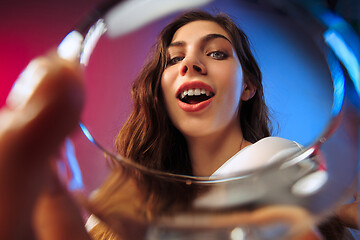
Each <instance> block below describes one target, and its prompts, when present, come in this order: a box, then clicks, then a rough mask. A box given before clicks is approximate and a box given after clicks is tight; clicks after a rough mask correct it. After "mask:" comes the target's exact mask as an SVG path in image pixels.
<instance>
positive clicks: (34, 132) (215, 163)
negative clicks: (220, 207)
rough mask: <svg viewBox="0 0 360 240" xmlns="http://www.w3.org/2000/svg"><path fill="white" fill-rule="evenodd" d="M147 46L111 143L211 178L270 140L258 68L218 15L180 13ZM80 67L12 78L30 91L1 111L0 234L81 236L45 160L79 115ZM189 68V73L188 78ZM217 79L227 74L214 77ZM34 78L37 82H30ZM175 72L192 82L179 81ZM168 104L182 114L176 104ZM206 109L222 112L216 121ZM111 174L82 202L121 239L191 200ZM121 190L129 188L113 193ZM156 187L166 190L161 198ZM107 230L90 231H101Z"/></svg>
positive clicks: (38, 64) (149, 161)
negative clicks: (129, 104) (150, 49)
mask: <svg viewBox="0 0 360 240" xmlns="http://www.w3.org/2000/svg"><path fill="white" fill-rule="evenodd" d="M188 27H190V28H191V27H195V29H197V30H199V31H200V30H201V31H203V30H204V32H201V34H200V32H199V34H197V35H196V36H193V35H192V34H191V32H193V31H194V30H191V29H189V28H188ZM187 30H190V31H189V32H188V31H187ZM199 36H200V38H199ZM156 49H157V51H155V53H154V58H152V60H151V61H150V62H149V63H148V64H147V65H146V67H145V68H144V70H143V71H142V72H141V74H140V75H139V77H138V80H137V81H136V82H135V84H134V88H133V96H134V103H135V106H134V111H133V113H132V114H131V116H130V118H129V120H128V122H127V123H126V124H125V126H124V128H123V129H122V130H121V132H120V133H119V137H118V140H117V146H118V150H119V153H120V154H122V155H123V156H125V157H129V158H131V159H133V160H134V161H136V162H138V163H141V164H144V165H145V166H147V167H150V168H155V169H159V170H164V171H169V172H174V173H181V174H194V175H203V176H210V175H212V174H213V173H214V172H215V171H216V170H217V169H219V167H220V166H221V165H222V164H224V163H225V162H226V161H227V159H228V158H230V157H231V156H232V155H234V154H235V153H237V152H238V151H239V150H241V149H244V148H245V147H246V146H248V147H247V148H246V149H250V148H249V147H250V146H255V145H258V143H260V142H261V141H258V140H260V139H262V138H264V137H267V136H269V130H268V117H267V111H266V106H265V104H264V102H263V94H262V86H261V74H260V71H259V69H258V67H257V64H256V62H255V61H254V59H253V57H252V55H251V52H250V50H249V47H248V44H247V41H246V37H245V35H243V34H242V32H241V31H240V30H238V29H237V28H236V26H235V25H234V24H233V23H232V22H231V21H229V20H228V19H227V18H226V17H221V16H219V17H215V18H214V17H211V16H210V15H208V14H205V13H189V14H187V15H184V16H183V17H181V18H180V19H179V20H176V21H175V22H174V23H172V24H170V25H169V26H168V27H167V28H166V29H165V30H164V31H163V32H162V38H161V39H160V40H159V42H158V44H157V46H156ZM209 49H210V51H208V50H209ZM218 64H220V65H222V64H223V65H222V66H223V67H224V68H226V72H224V71H222V72H221V74H220V73H219V72H217V71H215V72H213V70H218V69H217V67H216V66H218ZM209 66H211V68H209ZM44 70H45V73H44ZM79 72H80V71H79V68H78V67H77V66H76V65H75V64H73V63H71V62H66V61H64V60H62V59H59V58H58V57H57V56H50V57H47V58H42V59H40V60H36V61H35V62H32V64H30V65H29V67H28V68H27V70H26V71H25V72H24V74H23V75H22V77H21V81H20V82H19V83H24V82H25V83H26V84H25V85H26V86H27V87H29V81H30V82H31V83H33V85H32V86H31V90H32V92H31V94H29V95H27V94H25V95H24V92H23V91H21V84H17V85H18V86H16V87H15V88H14V89H13V90H12V92H11V94H10V96H9V98H8V102H7V106H6V107H5V108H4V109H3V110H2V112H1V120H2V128H1V129H0V130H1V132H0V133H1V135H0V146H2V151H0V163H1V165H0V166H1V167H0V171H1V174H0V177H1V181H0V184H1V185H0V193H1V196H2V197H1V199H0V209H1V211H0V212H1V213H2V214H0V221H1V225H2V226H3V228H2V231H1V232H0V234H1V235H0V238H1V239H11V238H14V237H18V238H22V239H28V238H35V237H37V238H40V239H54V238H56V237H57V238H59V239H88V236H87V234H86V232H85V231H84V229H83V228H82V224H81V218H80V214H79V211H78V210H77V208H76V205H75V204H74V203H73V202H72V200H71V198H69V197H68V195H67V194H66V191H64V189H63V188H62V187H61V185H60V184H59V183H58V181H57V180H56V178H55V177H54V176H53V174H52V170H51V169H52V168H51V164H49V161H47V160H48V159H49V158H51V157H52V156H53V155H54V153H55V152H56V149H57V147H58V145H59V144H60V142H61V141H62V139H64V138H65V136H66V135H67V134H68V133H69V132H70V131H71V130H72V129H73V127H74V126H75V124H76V122H77V119H78V118H79V112H80V109H81V106H82V102H83V88H82V77H81V74H79ZM26 73H35V75H34V74H33V75H31V74H30V75H28V74H26ZM194 74H195V76H196V78H193V79H191V78H190V77H189V75H191V76H194ZM225 75H227V76H229V77H228V78H226V79H223V77H224V76H225ZM29 76H30V77H29ZM213 76H216V77H215V78H213ZM36 77H37V78H38V79H37V80H39V81H34V80H35V78H36ZM186 77H188V78H187V79H185V78H186ZM210 77H211V78H210ZM178 78H181V80H185V81H189V82H192V81H195V83H192V84H194V85H181V84H182V83H181V84H180V85H179V86H178V85H177V83H178ZM220 79H223V80H224V81H225V82H219V80H220ZM199 82H201V83H199ZM35 83H36V84H35ZM193 87H194V89H195V90H194V92H195V93H194V94H195V95H198V93H196V92H198V90H197V89H199V90H200V97H193V96H191V95H192V94H191V91H190V93H189V90H190V89H193ZM229 88H230V89H229ZM203 89H204V90H205V94H203ZM186 91H187V93H186V94H185V92H186ZM201 94H202V95H203V96H202V95H201ZM185 95H188V96H190V97H188V98H186V97H185ZM204 95H205V96H204ZM178 97H179V98H181V99H179V100H178ZM199 98H200V99H199ZM218 99H219V100H218ZM179 101H181V102H179ZM175 102H176V103H175ZM218 102H219V103H218ZM74 103H76V104H74ZM176 104H177V105H178V106H179V108H180V109H181V110H182V111H184V112H185V113H182V112H181V111H180V110H179V109H176V106H175V105H176ZM188 105H190V106H188ZM144 106H146V107H145V108H144ZM213 108H214V110H218V111H220V112H221V116H220V118H217V117H219V116H218V115H219V114H214V112H213V110H212V109H213ZM223 108H224V109H223ZM164 113H166V114H164ZM181 114H183V115H181ZM207 114H208V115H207ZM65 116H66V117H65ZM209 116H210V117H209ZM59 118H60V119H61V121H59ZM208 118H209V119H210V118H211V119H212V120H213V121H209V122H206V125H205V124H204V126H205V127H204V128H202V127H203V126H202V124H199V123H200V122H201V123H202V122H204V121H203V120H206V119H208ZM179 120H182V121H183V122H182V121H179ZM200 120H201V121H200ZM184 122H185V124H184ZM54 125H56V126H58V127H57V128H54V127H53V126H54ZM46 126H49V127H46ZM195 130H196V131H195ZM197 130H199V131H197ZM160 132H161V134H159V133H160ZM265 139H269V138H265ZM270 139H272V138H270ZM271 141H272V140H271ZM255 142H257V143H255ZM289 142H290V141H289ZM251 143H255V144H253V145H251ZM169 144H170V146H169ZM208 144H209V145H208ZM210 144H211V145H210ZM291 144H292V142H291ZM218 145H219V146H218ZM209 146H211V149H210V150H212V151H213V152H212V154H211V158H209V159H212V161H211V162H209V163H207V162H206V163H204V162H202V158H199V157H198V154H200V153H201V154H206V152H208V150H209V148H208V149H207V147H209ZM195 147H196V149H197V150H196V151H195ZM22 159H27V161H26V162H24V161H22ZM159 159H160V160H159ZM235 160H238V159H237V158H235ZM231 162H232V161H231ZM236 162H237V161H235V163H236ZM29 163H30V164H29ZM34 163H36V164H34ZM259 164H264V160H262V161H260V160H259ZM265 164H266V162H265ZM225 165H226V164H225ZM246 167H254V166H246ZM117 170H118V171H116V173H114V174H113V175H112V176H110V178H109V181H108V182H107V183H106V184H105V185H104V187H103V188H101V189H100V192H99V193H98V194H96V196H95V197H94V200H93V202H92V203H90V207H92V208H93V209H94V212H98V213H99V216H100V217H102V218H103V219H104V220H107V218H111V217H113V218H119V219H118V220H119V222H122V223H124V224H123V225H122V226H120V227H119V228H117V229H116V228H115V229H116V231H117V232H118V233H119V234H120V235H122V236H123V237H124V238H126V237H127V236H129V235H130V236H142V235H143V231H142V230H144V229H145V226H144V225H143V224H144V221H143V220H144V219H150V220H151V218H153V217H154V215H156V214H157V213H159V214H164V213H168V212H169V208H168V207H169V206H173V205H174V206H175V207H176V206H180V207H181V208H184V206H185V207H186V206H187V204H188V202H191V201H192V200H193V195H191V194H189V196H183V195H181V194H179V192H177V190H178V189H180V193H181V191H182V190H183V189H181V186H180V187H179V188H172V187H174V185H171V186H170V187H171V188H169V185H167V184H164V183H162V182H158V181H152V180H151V179H149V178H148V176H146V175H143V174H141V173H139V172H131V171H130V170H129V169H127V168H126V167H124V168H120V169H117ZM126 174H131V175H129V176H131V177H129V178H126ZM146 180H150V181H146ZM9 183H11V188H9V187H8V185H9ZM154 183H155V184H154ZM112 190H117V191H112ZM142 190H145V191H142ZM185 190H186V191H187V192H189V191H188V189H185ZM124 191H127V193H129V192H130V193H131V194H129V195H124V194H120V193H124ZM164 192H166V193H170V194H167V195H166V196H165V197H164V194H163V193H164ZM24 193H25V194H24ZM117 193H118V194H117ZM172 193H178V194H172ZM190 193H191V192H190ZM109 196H110V197H109ZM119 198H120V199H119ZM121 198H122V199H121ZM97 203H98V204H97ZM122 203H125V204H124V205H122ZM142 204H145V205H142ZM182 204H183V205H182ZM144 206H145V207H144ZM170 210H171V208H170ZM138 211H140V212H138ZM118 212H119V213H120V214H117V213H118ZM110 225H111V224H110ZM96 228H98V229H99V228H102V226H101V224H98V225H97V226H96V227H95V228H94V229H93V230H92V231H94V232H96V231H97V230H98V229H96ZM100 230H101V229H100ZM106 231H107V230H106ZM106 231H105V232H104V231H102V232H101V231H98V232H97V234H99V235H103V234H108V232H107V233H106ZM134 234H135V235H134ZM136 234H138V235H136ZM130 238H131V237H130ZM130 238H129V239H130ZM131 239H139V238H136V237H135V238H134V237H133V238H131Z"/></svg>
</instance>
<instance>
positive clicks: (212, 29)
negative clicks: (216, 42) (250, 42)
mask: <svg viewBox="0 0 360 240" xmlns="http://www.w3.org/2000/svg"><path fill="white" fill-rule="evenodd" d="M214 33H215V34H221V35H224V36H225V37H227V38H228V39H230V36H229V34H228V33H227V32H226V31H225V29H223V28H222V27H221V26H220V25H219V24H217V23H216V22H213V21H206V20H198V21H194V22H190V23H188V24H186V25H184V26H182V27H181V28H179V29H178V30H177V31H176V32H175V34H174V36H173V39H172V42H175V41H187V40H189V41H190V40H196V39H199V38H201V37H203V36H205V35H207V34H214Z"/></svg>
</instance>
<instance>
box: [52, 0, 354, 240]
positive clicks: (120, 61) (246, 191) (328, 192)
mask: <svg viewBox="0 0 360 240" xmlns="http://www.w3.org/2000/svg"><path fill="white" fill-rule="evenodd" d="M192 8H201V9H204V10H208V11H210V12H225V13H227V14H228V15H229V16H230V17H232V19H233V20H234V21H235V22H236V23H237V24H238V25H239V26H240V28H241V29H243V30H244V32H245V33H246V34H247V35H248V37H249V40H250V42H251V43H252V48H253V51H254V54H255V57H256V59H257V61H258V63H259V65H260V68H261V70H262V73H263V84H264V94H265V99H266V102H267V105H268V106H269V107H270V109H271V112H272V117H273V119H272V120H273V121H272V122H273V126H274V136H279V137H282V138H286V139H290V140H293V141H296V142H298V143H299V144H301V145H303V146H304V147H303V148H302V150H301V151H297V152H296V153H292V154H291V155H285V156H279V157H278V159H277V160H276V161H274V162H273V163H271V164H268V165H266V166H262V167H257V168H255V169H250V170H247V171H240V172H234V173H232V174H231V175H227V176H221V177H202V176H187V175H180V174H174V173H170V172H162V171H158V170H155V169H149V168H146V167H144V166H141V165H140V164H137V163H135V162H133V161H131V160H130V159H126V158H123V157H122V156H120V155H119V154H118V153H117V151H116V148H115V143H114V142H115V139H116V136H117V133H118V131H119V130H120V128H121V126H122V125H123V124H124V122H125V121H126V118H127V116H128V115H129V114H130V111H131V107H132V103H131V94H130V91H131V83H132V82H133V81H134V79H135V77H136V75H137V73H138V72H139V71H140V69H141V67H142V66H143V62H144V60H145V58H146V54H147V52H148V51H149V49H150V48H151V46H152V45H153V43H154V42H155V39H156V36H157V35H158V33H159V32H160V31H161V29H162V28H163V27H164V26H165V25H166V24H167V23H168V22H170V21H171V20H172V19H174V17H175V16H177V15H178V14H179V13H180V12H181V11H184V10H187V9H192ZM311 9H312V8H311V6H308V5H306V4H305V3H301V1H300V2H296V1H254V2H251V1H232V0H226V1H204V0H202V1H161V0H159V1H155V0H151V1H140V0H135V1H110V2H107V3H104V4H102V5H101V6H99V8H98V9H97V10H96V11H94V13H92V14H90V15H89V17H88V18H86V20H85V21H84V22H82V23H81V24H79V26H78V27H77V28H76V29H75V30H73V31H72V32H70V33H69V35H68V36H67V37H66V38H65V39H64V40H63V42H62V43H61V44H60V45H59V48H58V52H59V54H60V55H61V56H63V57H64V58H71V57H74V56H75V57H78V58H79V61H80V63H81V64H82V65H83V67H84V74H85V79H86V93H87V103H86V107H85V110H84V112H83V115H82V120H81V122H80V123H79V131H78V132H76V133H74V134H73V135H72V136H70V137H69V138H68V139H67V140H66V143H65V145H64V149H63V159H64V160H66V161H64V162H62V163H59V169H60V174H61V175H63V176H65V177H66V178H67V184H68V187H69V189H70V190H71V191H73V192H74V194H75V196H76V197H77V199H78V200H79V201H80V202H81V203H82V204H83V205H84V206H85V208H86V209H87V210H88V211H89V212H90V213H91V214H94V215H95V216H96V217H97V218H98V219H101V221H103V222H104V224H106V225H108V226H109V227H110V228H111V229H112V230H113V231H115V232H117V233H120V234H124V229H125V230H126V231H127V233H126V234H129V235H131V234H135V235H131V236H136V239H141V238H142V239H281V238H288V237H289V236H294V235H297V234H301V233H303V231H305V230H306V229H309V227H310V226H313V225H315V224H317V223H318V222H319V221H320V220H321V219H323V218H324V217H326V216H328V215H329V213H330V210H332V209H334V208H335V207H336V206H337V205H338V204H340V203H342V202H343V201H344V200H346V199H347V197H348V196H349V194H351V193H352V191H353V190H354V186H355V182H356V174H357V157H358V152H357V144H358V137H357V122H358V119H357V114H356V112H357V109H355V108H354V106H353V105H352V104H351V103H350V102H349V101H345V99H346V93H345V82H346V81H347V80H349V79H348V77H347V76H346V75H345V74H344V71H343V67H342V66H341V64H340V62H339V60H338V56H339V54H337V53H336V46H337V45H336V44H332V42H331V41H332V39H334V35H331V34H332V33H333V32H329V28H328V26H326V24H325V22H324V21H323V22H321V21H319V19H318V18H316V17H317V16H318V15H316V13H315V14H314V12H311ZM335 37H336V36H335ZM334 49H335V50H334ZM342 63H343V62H342ZM249 161H251V159H249ZM139 175H140V176H142V177H141V181H146V182H147V183H151V184H150V185H149V186H153V187H154V189H153V191H154V192H156V193H159V192H160V193H163V194H164V199H165V198H169V197H168V196H167V195H169V194H172V196H173V199H172V201H173V202H172V203H173V204H170V205H168V206H167V207H166V208H163V209H161V210H159V211H154V212H153V213H147V212H146V209H148V208H149V206H147V205H146V203H147V201H146V200H147V199H148V198H149V197H151V196H152V195H151V193H152V189H147V190H148V191H145V190H143V189H141V187H138V186H137V185H136V184H134V179H135V178H137V176H139ZM141 181H140V182H141ZM120 183H121V184H120ZM160 196H161V194H160ZM170 199H171V198H170ZM159 201H161V197H160V199H159ZM150 207H151V206H150ZM124 223H126V224H128V225H129V226H127V225H126V224H125V225H126V226H127V227H124V226H125V225H124ZM134 229H135V230H134Z"/></svg>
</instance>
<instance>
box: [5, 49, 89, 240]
mask: <svg viewBox="0 0 360 240" xmlns="http://www.w3.org/2000/svg"><path fill="white" fill-rule="evenodd" d="M83 104H84V92H83V82H82V75H81V71H80V67H79V66H78V64H76V63H74V62H69V61H66V60H63V59H61V58H60V57H58V56H57V55H56V54H55V53H52V54H50V55H48V56H45V57H41V58H38V59H35V60H33V61H32V62H31V63H30V64H29V65H28V67H27V68H26V70H25V71H24V72H23V73H22V74H21V75H20V78H19V80H18V81H17V83H16V84H15V87H14V88H13V90H12V91H11V92H10V94H9V97H8V99H7V102H6V106H4V107H3V108H2V109H1V110H0V196H1V197H0V213H1V214H0V225H1V230H0V239H34V238H36V239H88V236H87V233H86V231H85V229H84V227H83V223H82V219H81V215H80V213H79V210H78V208H77V206H76V204H75V202H74V201H73V200H72V199H71V197H70V196H69V195H68V194H67V192H66V190H65V189H63V187H62V186H61V184H59V181H58V180H57V178H56V176H55V174H54V173H53V172H54V171H53V168H52V167H51V165H52V163H51V161H50V159H51V157H52V156H54V155H55V154H56V152H57V150H58V147H59V145H60V144H61V143H62V141H63V140H64V139H65V137H66V136H67V135H68V134H69V133H70V132H71V131H72V130H73V129H74V127H75V126H76V124H77V121H78V119H79V116H80V112H81V109H82V107H83Z"/></svg>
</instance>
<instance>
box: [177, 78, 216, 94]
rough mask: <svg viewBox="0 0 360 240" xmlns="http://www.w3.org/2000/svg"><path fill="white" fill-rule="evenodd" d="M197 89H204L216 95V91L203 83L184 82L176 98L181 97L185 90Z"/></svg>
mask: <svg viewBox="0 0 360 240" xmlns="http://www.w3.org/2000/svg"><path fill="white" fill-rule="evenodd" d="M195 88H203V89H205V90H207V91H210V92H211V93H213V94H214V95H215V91H214V89H213V88H212V87H211V86H210V85H208V84H206V83H204V82H201V81H191V82H184V83H183V84H181V86H180V87H179V88H178V89H177V91H176V97H179V96H180V94H181V93H182V92H183V91H185V90H189V89H195Z"/></svg>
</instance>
